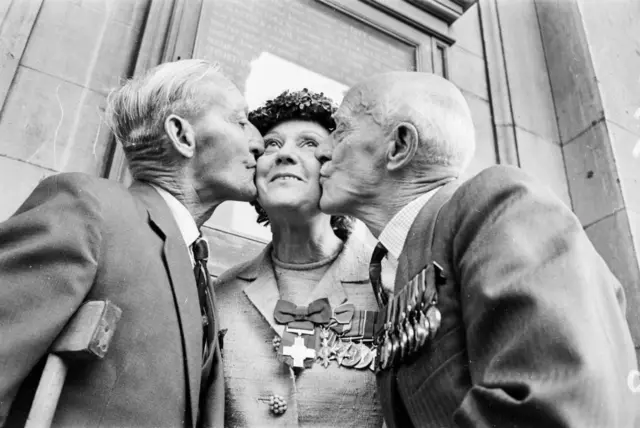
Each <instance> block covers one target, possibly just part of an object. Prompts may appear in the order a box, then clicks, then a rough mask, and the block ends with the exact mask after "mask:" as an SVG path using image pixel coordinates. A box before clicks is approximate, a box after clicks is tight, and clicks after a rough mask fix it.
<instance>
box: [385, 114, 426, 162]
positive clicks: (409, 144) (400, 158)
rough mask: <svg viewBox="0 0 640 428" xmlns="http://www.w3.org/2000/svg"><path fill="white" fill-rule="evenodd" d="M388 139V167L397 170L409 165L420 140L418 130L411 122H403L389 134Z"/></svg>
mask: <svg viewBox="0 0 640 428" xmlns="http://www.w3.org/2000/svg"><path fill="white" fill-rule="evenodd" d="M388 138H389V139H388V141H387V159H386V160H387V169H388V170H389V171H397V170H400V169H402V168H404V167H405V166H407V165H408V164H409V163H410V162H411V160H412V159H413V157H414V156H415V154H416V152H417V151H418V145H419V142H420V139H419V136H418V130H417V129H416V127H415V126H413V125H412V124H411V123H407V122H401V123H399V124H397V125H396V127H395V128H394V129H393V131H392V132H391V133H390V134H389V136H388Z"/></svg>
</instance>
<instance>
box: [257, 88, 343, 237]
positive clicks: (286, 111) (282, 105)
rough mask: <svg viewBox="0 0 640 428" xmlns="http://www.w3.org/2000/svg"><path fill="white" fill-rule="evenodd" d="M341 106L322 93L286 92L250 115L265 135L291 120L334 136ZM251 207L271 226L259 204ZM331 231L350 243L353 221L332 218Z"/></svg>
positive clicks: (262, 220)
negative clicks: (305, 123) (317, 127)
mask: <svg viewBox="0 0 640 428" xmlns="http://www.w3.org/2000/svg"><path fill="white" fill-rule="evenodd" d="M337 109H338V106H336V105H335V103H334V102H333V101H332V100H331V99H330V98H328V97H326V96H325V95H324V94H323V93H322V92H320V93H315V92H312V91H310V90H308V89H306V88H305V89H303V90H301V91H295V92H290V91H284V92H283V93H281V94H280V95H278V96H277V97H275V98H274V99H272V100H269V101H267V102H266V103H265V104H264V105H263V106H261V107H259V108H257V109H255V110H253V111H251V112H250V113H249V121H250V122H251V123H252V124H253V125H254V126H255V127H256V128H258V131H260V134H262V135H265V134H267V133H268V132H269V131H270V130H272V129H273V128H274V127H275V126H277V125H279V124H281V123H284V122H288V121H291V120H306V121H309V122H315V123H317V124H318V125H320V126H322V127H323V128H324V129H326V130H327V132H332V131H333V130H334V129H335V127H336V123H335V121H334V120H333V113H335V112H336V110H337ZM251 205H253V207H254V208H255V210H256V212H257V213H258V220H257V222H258V223H261V224H264V225H265V226H267V225H268V224H269V217H268V216H267V213H266V212H265V210H264V209H263V208H262V207H261V206H260V204H259V203H258V202H257V201H254V202H251ZM331 227H332V228H333V232H334V233H335V234H336V236H337V237H338V238H340V239H341V240H343V241H346V240H347V238H348V237H349V235H350V234H351V231H352V229H353V220H352V219H351V218H350V217H346V216H335V215H334V216H331Z"/></svg>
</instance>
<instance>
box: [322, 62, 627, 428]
mask: <svg viewBox="0 0 640 428" xmlns="http://www.w3.org/2000/svg"><path fill="white" fill-rule="evenodd" d="M335 119H336V130H335V131H334V133H333V134H332V135H331V137H330V138H329V141H327V142H326V143H325V144H324V145H323V146H321V147H318V149H317V151H316V156H317V157H318V159H319V160H320V161H321V162H324V165H323V167H322V169H321V176H322V178H321V183H322V187H323V194H322V199H321V200H320V207H321V209H322V210H323V211H325V212H326V213H329V214H343V215H352V216H354V217H356V218H358V219H360V220H362V221H363V222H364V223H365V224H366V225H367V226H368V228H369V229H370V230H371V232H372V233H373V235H374V236H375V237H376V238H377V239H378V240H379V243H378V245H377V247H376V249H375V250H374V253H373V255H372V259H371V265H370V275H371V283H372V285H373V286H374V291H375V292H376V294H377V296H378V303H379V304H380V306H381V311H380V313H381V314H382V316H381V317H379V319H378V320H377V336H376V343H377V355H378V358H377V371H378V377H377V380H378V386H379V391H380V400H381V402H382V403H383V404H382V405H383V410H384V414H385V420H386V423H387V425H388V427H389V428H395V427H401V428H410V427H416V428H417V427H420V428H441V427H453V426H457V427H576V428H588V427H591V428H601V427H617V428H632V427H634V426H635V425H634V417H635V412H636V407H635V405H634V404H637V399H634V398H633V396H632V393H631V391H630V390H629V388H628V386H627V377H628V375H629V373H630V372H632V371H633V370H635V369H636V368H637V363H636V359H635V353H634V346H633V343H632V340H631V335H630V332H629V328H628V325H627V322H626V319H625V298H624V293H623V290H622V287H621V286H620V283H619V282H618V280H617V279H616V278H615V277H614V276H613V275H612V273H611V272H610V270H609V269H608V267H607V265H606V264H605V263H604V261H603V260H602V258H601V257H600V256H599V255H598V253H597V252H596V251H595V249H594V248H593V246H592V245H591V243H590V241H589V239H588V237H587V236H586V234H585V232H584V230H583V229H582V226H581V224H580V222H579V221H578V219H577V218H576V217H575V215H573V213H572V212H571V211H570V210H569V209H568V208H567V207H566V206H565V205H564V204H563V203H562V202H561V201H560V200H559V199H558V198H556V197H555V196H554V195H553V194H552V193H551V192H550V191H549V190H548V189H546V188H544V187H543V186H541V185H540V184H538V183H536V182H535V181H533V180H532V179H531V178H529V177H528V176H527V175H525V174H524V173H523V172H522V171H521V170H519V169H517V168H513V167H505V166H494V167H491V168H488V169H486V170H484V171H482V172H481V173H480V174H478V175H476V176H475V177H473V178H471V179H470V180H468V181H466V182H464V183H462V182H461V181H460V180H459V177H460V175H461V174H462V173H463V171H464V169H465V167H466V166H467V165H468V163H469V161H470V159H471V157H472V156H473V152H474V146H475V143H474V128H473V123H472V120H471V114H470V112H469V108H468V106H467V104H466V102H465V100H464V97H463V96H462V94H461V93H460V91H459V90H458V89H457V88H455V86H454V85H452V84H451V83H450V82H448V81H446V80H445V79H442V78H440V77H438V76H435V75H432V74H426V73H415V72H394V73H388V74H381V75H377V76H374V77H372V78H369V79H368V80H366V81H364V82H362V83H360V84H358V85H356V86H355V87H353V88H352V89H350V90H349V92H348V93H347V95H346V97H345V99H344V101H343V103H342V105H341V106H340V109H339V110H338V111H337V113H336V114H335ZM385 257H386V259H388V260H389V261H390V262H391V266H392V269H396V272H395V273H396V274H395V284H384V286H386V288H388V289H389V291H390V295H389V294H388V293H387V291H385V287H383V284H382V280H381V276H380V272H381V268H382V264H381V261H382V259H383V258H385Z"/></svg>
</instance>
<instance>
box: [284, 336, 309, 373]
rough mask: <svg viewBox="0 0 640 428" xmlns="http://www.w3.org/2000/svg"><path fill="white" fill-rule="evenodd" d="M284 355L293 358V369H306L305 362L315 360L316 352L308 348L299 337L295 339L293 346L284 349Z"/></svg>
mask: <svg viewBox="0 0 640 428" xmlns="http://www.w3.org/2000/svg"><path fill="white" fill-rule="evenodd" d="M282 355H286V356H287V357H291V358H293V367H304V360H306V359H307V358H315V357H316V350H315V349H309V348H307V347H306V346H305V345H304V339H303V338H302V337H301V336H298V337H296V338H295V339H293V346H283V347H282Z"/></svg>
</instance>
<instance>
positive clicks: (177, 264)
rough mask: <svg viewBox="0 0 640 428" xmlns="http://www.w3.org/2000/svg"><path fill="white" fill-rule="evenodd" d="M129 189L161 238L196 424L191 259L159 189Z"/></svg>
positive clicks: (196, 319) (197, 363)
mask: <svg viewBox="0 0 640 428" xmlns="http://www.w3.org/2000/svg"><path fill="white" fill-rule="evenodd" d="M131 191H132V193H134V194H135V195H136V196H137V197H138V198H139V199H140V200H141V201H142V202H143V203H144V204H145V205H146V208H147V211H148V213H149V221H150V223H151V224H152V225H153V226H154V230H155V231H156V233H158V235H160V236H161V237H162V238H163V239H164V248H163V261H164V265H165V268H166V270H167V273H168V276H169V279H170V284H171V289H172V291H173V297H174V303H175V305H176V310H177V312H178V319H179V322H180V332H181V335H182V350H183V353H184V355H185V369H186V374H187V376H186V380H187V385H186V387H187V389H188V391H189V402H190V408H191V423H192V426H193V427H195V425H196V419H197V415H198V401H199V400H198V399H199V396H200V381H201V368H202V350H201V348H200V346H201V345H200V343H201V341H202V336H201V334H200V332H201V329H202V325H201V319H200V306H199V303H198V294H197V288H196V285H195V278H194V275H193V270H192V267H191V260H190V258H189V253H188V250H187V249H186V247H185V245H184V241H183V239H182V236H181V234H180V230H179V229H178V225H177V224H176V222H175V220H174V219H173V217H172V215H171V212H170V211H169V208H168V207H167V206H166V203H165V202H164V200H163V199H162V197H161V196H160V195H159V194H158V192H156V190H155V189H153V188H152V187H151V186H149V185H147V184H144V183H140V182H135V183H134V184H133V185H132V186H131Z"/></svg>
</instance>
